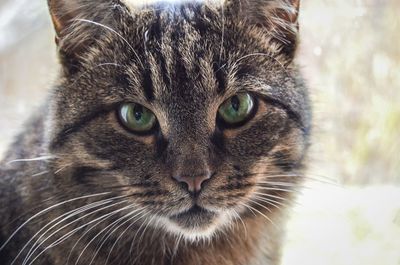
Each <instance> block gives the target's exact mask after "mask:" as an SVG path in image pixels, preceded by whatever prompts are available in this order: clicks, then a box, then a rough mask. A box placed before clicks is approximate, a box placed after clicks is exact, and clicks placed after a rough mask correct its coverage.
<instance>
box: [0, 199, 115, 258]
mask: <svg viewBox="0 0 400 265" xmlns="http://www.w3.org/2000/svg"><path fill="white" fill-rule="evenodd" d="M110 193H111V192H102V193H97V194H92V195H85V196H81V197H77V198H73V199H69V200H66V201H62V202H60V203H57V204H55V205H52V206H50V207H48V208H46V209H44V210H41V211H40V212H38V213H37V214H35V215H33V216H32V217H30V218H29V219H28V220H26V221H25V222H24V223H23V224H22V225H20V226H19V227H18V228H17V229H16V230H15V231H14V232H13V233H12V234H11V236H10V237H9V238H8V239H7V240H6V241H5V242H4V244H3V245H2V246H1V247H0V251H2V250H3V249H4V248H5V246H6V245H7V244H8V243H9V242H10V240H11V239H13V238H14V236H15V235H16V234H17V233H18V232H19V231H20V230H21V229H22V228H23V227H24V226H25V225H26V224H28V223H29V222H30V221H32V220H33V219H35V218H36V217H38V216H40V215H42V214H44V213H46V212H48V211H50V210H52V209H54V208H56V207H59V206H61V205H64V204H66V203H69V202H74V201H77V200H81V199H86V198H91V197H96V196H102V195H107V194H110Z"/></svg>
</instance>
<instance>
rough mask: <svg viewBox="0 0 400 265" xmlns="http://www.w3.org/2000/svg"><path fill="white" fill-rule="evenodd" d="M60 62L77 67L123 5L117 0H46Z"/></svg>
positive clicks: (110, 26) (112, 22) (114, 22)
mask: <svg viewBox="0 0 400 265" xmlns="http://www.w3.org/2000/svg"><path fill="white" fill-rule="evenodd" d="M48 6H49V11H50V15H51V19H52V21H53V25H54V29H55V32H56V37H55V39H56V43H57V46H58V49H59V53H60V57H61V60H62V64H63V65H67V66H68V67H70V66H71V67H72V68H74V67H75V68H76V67H77V66H78V65H79V57H80V55H81V54H82V53H83V52H84V51H86V50H88V49H89V48H90V46H91V45H92V44H93V43H94V41H95V40H96V38H97V37H98V36H99V35H100V34H101V33H102V30H103V29H104V28H107V27H108V28H112V27H113V26H114V25H115V24H116V21H115V14H116V12H118V10H120V9H124V8H126V7H125V6H124V5H123V4H121V3H120V2H119V1H118V0H48Z"/></svg>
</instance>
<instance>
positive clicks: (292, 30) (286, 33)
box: [226, 0, 300, 56]
mask: <svg viewBox="0 0 400 265" xmlns="http://www.w3.org/2000/svg"><path fill="white" fill-rule="evenodd" d="M226 5H227V6H228V10H230V13H231V15H233V16H234V19H238V20H240V21H242V22H244V23H246V24H247V25H248V26H256V27H259V28H261V29H263V30H264V32H265V33H266V36H268V37H271V38H272V39H273V41H276V42H277V43H279V44H280V45H282V52H284V53H286V54H287V55H289V56H293V55H294V52H295V50H296V48H297V35H298V30H299V24H298V15H299V8H300V0H227V2H226Z"/></svg>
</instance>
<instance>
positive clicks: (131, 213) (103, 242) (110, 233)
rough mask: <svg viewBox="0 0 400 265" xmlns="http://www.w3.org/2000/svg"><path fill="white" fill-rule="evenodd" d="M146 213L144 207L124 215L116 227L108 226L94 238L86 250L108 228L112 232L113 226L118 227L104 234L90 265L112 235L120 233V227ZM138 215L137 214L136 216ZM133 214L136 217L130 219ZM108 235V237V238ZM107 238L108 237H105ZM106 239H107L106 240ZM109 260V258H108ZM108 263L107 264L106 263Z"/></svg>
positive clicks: (118, 220) (116, 223)
mask: <svg viewBox="0 0 400 265" xmlns="http://www.w3.org/2000/svg"><path fill="white" fill-rule="evenodd" d="M143 212H144V208H143V207H141V208H139V209H135V210H134V211H131V212H129V213H128V214H126V215H124V216H123V217H121V218H119V219H117V220H116V221H114V223H115V224H114V225H113V224H111V225H112V226H111V225H108V226H107V227H106V228H104V229H103V230H102V231H100V232H99V233H98V234H97V235H96V236H95V237H94V238H92V240H90V242H89V243H88V244H87V246H86V247H85V248H87V247H88V246H89V245H90V244H91V242H93V241H94V240H95V239H96V238H97V237H98V236H99V235H100V234H101V233H102V232H104V231H105V230H107V228H108V227H110V226H111V227H110V230H111V229H113V226H115V225H117V227H116V228H114V229H113V230H112V231H111V232H109V233H108V234H104V236H103V238H102V239H101V240H100V242H101V244H100V246H99V247H97V248H96V252H95V254H94V255H93V257H92V260H91V261H90V263H89V265H90V264H92V263H93V261H94V260H95V259H96V256H97V254H98V253H99V251H100V250H101V248H102V247H103V245H104V244H105V243H106V242H107V240H108V239H109V238H110V237H111V235H112V234H113V233H115V232H116V231H118V229H119V228H120V227H122V226H123V225H124V224H126V223H127V222H129V221H130V220H132V219H133V218H135V217H136V216H138V215H140V214H141V213H143ZM135 213H136V214H135ZM133 214H135V215H134V216H132V217H130V216H131V215H133ZM127 217H130V218H128V219H127V220H125V221H124V222H123V223H121V224H118V223H120V222H121V221H122V220H123V219H125V218H127ZM128 228H129V226H128ZM128 228H127V229H126V230H128ZM126 230H124V232H125V231H126ZM106 235H107V236H106ZM105 236H106V237H105ZM104 237H105V238H104ZM84 251H85V249H84V250H83V251H82V253H83V252H84ZM111 251H112V249H111ZM82 253H81V255H82ZM107 259H108V258H107ZM78 261H79V258H78V260H77V262H78ZM77 262H76V263H75V264H77ZM106 263H107V262H106Z"/></svg>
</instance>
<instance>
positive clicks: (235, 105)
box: [231, 96, 240, 111]
mask: <svg viewBox="0 0 400 265" xmlns="http://www.w3.org/2000/svg"><path fill="white" fill-rule="evenodd" d="M231 105H232V108H233V109H234V110H235V111H238V110H239V107H240V101H239V98H238V97H237V96H234V97H232V99H231Z"/></svg>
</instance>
